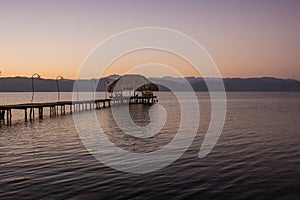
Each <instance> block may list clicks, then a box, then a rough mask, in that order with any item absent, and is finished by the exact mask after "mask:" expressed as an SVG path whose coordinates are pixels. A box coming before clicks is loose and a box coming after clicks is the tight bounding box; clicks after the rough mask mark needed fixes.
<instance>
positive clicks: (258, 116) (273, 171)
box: [0, 92, 300, 199]
mask: <svg viewBox="0 0 300 200" xmlns="http://www.w3.org/2000/svg"><path fill="white" fill-rule="evenodd" d="M0 95H1V99H0V104H11V103H24V102H29V101H30V99H31V94H30V93H5V94H4V93H1V94H0ZM98 95H99V96H103V95H104V94H103V93H102V94H98ZM227 95H228V110H227V118H226V122H225V127H224V129H223V132H222V135H221V138H220V139H219V141H218V143H217V145H216V146H215V148H214V149H213V151H212V152H211V153H210V154H209V155H208V156H207V157H205V158H204V159H199V158H198V153H199V149H200V146H201V144H202V141H203V138H204V135H205V133H206V130H207V128H208V124H209V121H210V99H209V96H208V94H207V93H205V92H203V93H198V97H199V102H200V108H201V122H200V128H199V130H198V134H197V137H196V138H195V141H194V143H193V144H192V145H191V147H190V148H189V150H188V151H187V152H186V153H185V154H184V155H183V156H182V157H181V158H180V159H178V160H177V161H175V162H174V163H172V164H171V165H170V166H168V167H166V168H163V169H161V170H158V171H155V172H151V173H147V174H131V173H125V172H120V171H116V170H114V169H111V168H109V167H107V166H105V165H103V164H101V163H100V162H99V161H97V160H96V159H95V158H94V157H93V156H92V155H91V154H90V153H89V152H88V151H87V150H86V149H85V147H84V146H83V144H82V143H81V141H80V139H79V136H78V133H77V132H76V129H75V126H74V121H73V118H72V116H71V115H66V116H63V117H57V118H51V119H50V118H45V119H44V120H43V121H39V120H35V121H34V122H32V123H24V122H23V121H22V120H21V119H22V115H21V114H20V113H19V114H18V113H16V114H15V115H14V120H15V123H14V125H13V126H12V127H6V126H3V125H2V126H1V128H0V175H1V179H0V199H11V198H13V199H20V198H22V199H26V198H28V199H40V198H45V199H65V198H72V199H82V198H89V199H100V198H104V199H112V198H114V199H166V198H172V199H205V198H214V199H229V198H230V199H245V198H248V199H300V182H299V180H300V93H254V92H253V93H248V92H242V93H237V92H236V93H228V94H227ZM158 96H159V104H161V105H163V106H164V107H165V109H166V110H167V113H168V118H167V122H166V124H165V126H164V128H163V129H162V130H161V132H160V133H159V134H158V135H157V136H155V137H153V138H150V139H148V140H140V139H137V138H133V137H128V136H126V135H124V134H122V131H121V130H119V129H118V128H117V127H116V124H115V123H114V121H113V119H112V114H111V109H103V110H97V111H96V113H97V116H98V119H99V121H100V122H101V125H102V126H103V129H104V130H105V132H106V134H107V136H108V138H109V139H110V140H111V141H113V142H114V143H115V144H116V145H117V146H119V147H122V148H123V149H126V150H128V151H132V152H150V151H154V150H157V149H159V148H160V147H162V146H164V145H166V144H167V143H168V142H170V140H171V139H172V138H173V137H174V135H175V133H176V131H177V129H178V126H179V121H180V110H179V108H178V102H177V101H176V100H174V98H173V95H172V94H171V93H167V92H166V93H159V94H158ZM35 98H36V99H35V101H54V100H56V93H37V94H36V97H35ZM69 98H70V94H68V93H64V94H62V99H64V100H67V99H69ZM148 109H149V108H148V107H146V106H141V105H133V106H131V107H130V111H131V115H132V118H133V120H134V121H135V122H136V123H137V124H139V125H141V126H144V125H146V124H148V123H149V116H148ZM89 114H90V113H89V112H86V113H80V114H78V115H82V116H83V117H84V116H85V115H89ZM192 121H193V118H192V117H191V122H192ZM107 156H108V155H107ZM109 156H113V155H109Z"/></svg>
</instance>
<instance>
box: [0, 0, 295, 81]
mask: <svg viewBox="0 0 300 200" xmlns="http://www.w3.org/2000/svg"><path fill="white" fill-rule="evenodd" d="M299 19H300V1H299V0H282V1H278V0H251V1H250V0H249V1H240V0H235V1H234V0H212V1H208V0H207V1H201V0H187V1H184V0H119V1H116V0H107V1H101V0H99V1H93V0H89V1H87V0H65V1H64V0H48V1H46V0H36V1H33V0H26V1H21V0H19V1H15V0H0V32H1V35H0V71H2V77H6V76H31V75H32V74H33V73H35V72H37V73H39V74H41V75H42V77H44V78H55V77H56V76H57V75H58V74H59V75H62V76H64V77H66V78H74V77H75V76H76V73H77V71H78V69H79V68H80V66H81V64H82V63H83V61H84V59H85V58H86V57H87V56H88V54H89V52H90V51H91V50H92V49H93V48H94V47H95V46H96V45H98V44H99V43H100V42H102V41H104V40H105V39H106V38H108V37H110V36H112V35H114V34H117V33H119V32H121V31H125V30H127V29H132V28H137V27H149V26H151V27H152V26H154V27H164V28H170V29H174V30H177V31H180V32H182V33H185V34H187V35H189V36H190V37H192V38H194V39H195V40H196V41H197V42H199V43H200V44H201V45H203V46H204V47H205V48H206V50H207V51H208V52H209V54H210V55H211V57H212V58H213V60H214V61H215V63H216V64H217V66H218V68H219V70H220V72H221V74H222V76H223V77H262V76H274V77H279V78H294V79H298V80H300V55H299V54H300V37H299V36H300V20H299ZM144 58H145V59H144ZM151 61H153V62H163V63H165V64H169V65H174V66H175V65H176V67H177V68H181V69H182V71H183V73H184V75H186V76H199V75H198V74H196V73H195V71H194V70H193V69H192V67H190V66H188V64H187V63H186V62H184V61H182V60H180V59H179V58H175V57H174V55H173V56H172V55H168V54H167V53H158V52H150V51H148V52H147V51H146V52H140V53H139V52H137V53H133V54H131V55H128V57H127V58H125V57H124V58H122V59H120V60H118V61H117V62H115V63H114V65H113V66H112V68H111V70H109V71H108V72H107V75H108V74H113V73H114V74H123V73H126V69H127V68H126V67H128V66H130V65H136V64H142V63H143V62H151ZM149 71H150V72H151V70H148V72H147V75H149ZM152 75H153V76H165V75H168V74H167V73H166V72H163V71H162V72H157V71H156V72H155V73H153V74H152Z"/></svg>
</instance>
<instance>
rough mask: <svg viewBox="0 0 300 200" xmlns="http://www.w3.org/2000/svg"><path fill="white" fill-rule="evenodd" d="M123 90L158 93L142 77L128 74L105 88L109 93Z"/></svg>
mask: <svg viewBox="0 0 300 200" xmlns="http://www.w3.org/2000/svg"><path fill="white" fill-rule="evenodd" d="M124 90H134V91H145V90H150V91H158V87H157V85H155V84H154V83H152V82H151V81H149V80H148V79H147V78H146V77H144V76H142V75H135V74H128V75H124V76H121V77H120V78H118V79H117V80H115V81H114V82H112V83H111V84H110V85H109V86H108V88H107V91H108V92H110V93H112V92H118V91H124Z"/></svg>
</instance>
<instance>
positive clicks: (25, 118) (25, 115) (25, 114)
mask: <svg viewBox="0 0 300 200" xmlns="http://www.w3.org/2000/svg"><path fill="white" fill-rule="evenodd" d="M25 122H27V108H25Z"/></svg>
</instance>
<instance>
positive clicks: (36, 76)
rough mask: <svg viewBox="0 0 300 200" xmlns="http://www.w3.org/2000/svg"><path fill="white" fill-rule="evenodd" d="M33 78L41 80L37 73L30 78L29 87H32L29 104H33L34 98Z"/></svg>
mask: <svg viewBox="0 0 300 200" xmlns="http://www.w3.org/2000/svg"><path fill="white" fill-rule="evenodd" d="M34 78H41V76H40V75H39V74H38V73H34V74H33V75H32V76H31V86H32V97H31V103H32V102H33V98H34Z"/></svg>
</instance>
